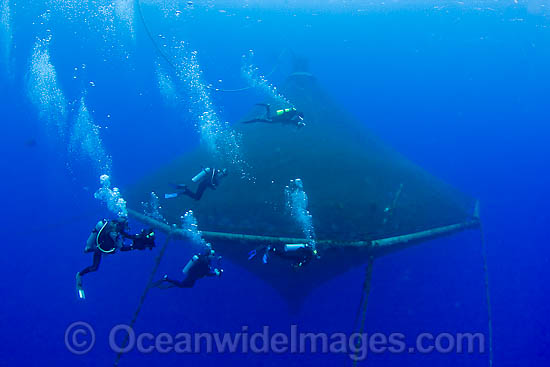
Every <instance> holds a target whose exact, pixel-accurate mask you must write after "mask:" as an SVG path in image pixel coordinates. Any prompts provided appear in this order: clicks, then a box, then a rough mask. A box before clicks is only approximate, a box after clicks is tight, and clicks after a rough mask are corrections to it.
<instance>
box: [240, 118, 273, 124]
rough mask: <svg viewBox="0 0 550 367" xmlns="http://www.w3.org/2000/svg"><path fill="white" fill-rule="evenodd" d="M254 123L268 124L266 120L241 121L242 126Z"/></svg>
mask: <svg viewBox="0 0 550 367" xmlns="http://www.w3.org/2000/svg"><path fill="white" fill-rule="evenodd" d="M254 122H268V121H267V120H266V119H252V120H248V121H243V124H252V123H254Z"/></svg>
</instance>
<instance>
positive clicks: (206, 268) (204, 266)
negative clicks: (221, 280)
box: [151, 246, 223, 289]
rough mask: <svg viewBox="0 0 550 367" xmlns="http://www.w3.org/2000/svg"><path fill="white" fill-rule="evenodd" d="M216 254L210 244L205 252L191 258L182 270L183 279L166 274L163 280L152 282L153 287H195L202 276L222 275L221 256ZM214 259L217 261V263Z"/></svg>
mask: <svg viewBox="0 0 550 367" xmlns="http://www.w3.org/2000/svg"><path fill="white" fill-rule="evenodd" d="M214 255H215V252H214V250H212V249H211V248H210V246H208V247H207V249H206V250H205V251H204V252H203V253H199V254H196V255H193V257H192V258H191V260H189V262H188V263H187V265H185V267H184V268H183V270H182V272H183V274H184V278H183V280H181V281H180V280H175V279H170V278H168V275H165V276H164V277H163V278H162V279H161V280H158V281H156V282H154V283H153V284H151V287H158V288H161V289H168V288H173V287H178V288H193V286H194V285H195V282H196V281H197V280H199V279H201V278H204V277H219V276H221V275H222V273H223V269H222V268H221V266H220V261H221V256H214ZM214 261H215V262H216V264H215V265H214Z"/></svg>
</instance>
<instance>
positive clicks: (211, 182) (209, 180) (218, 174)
mask: <svg viewBox="0 0 550 367" xmlns="http://www.w3.org/2000/svg"><path fill="white" fill-rule="evenodd" d="M211 170H213V173H207V174H206V175H204V177H203V178H202V179H201V180H200V181H199V186H198V187H197V191H195V192H193V191H191V190H190V189H189V188H188V187H187V186H183V185H182V186H183V191H182V192H181V193H182V194H183V195H187V196H189V197H190V198H192V199H194V200H197V201H198V200H200V199H201V198H202V195H203V194H204V191H206V189H208V188H210V189H212V190H216V187H217V186H218V185H219V184H220V180H221V178H222V177H224V176H225V173H224V171H222V170H219V169H215V168H211Z"/></svg>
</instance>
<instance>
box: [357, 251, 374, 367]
mask: <svg viewBox="0 0 550 367" xmlns="http://www.w3.org/2000/svg"><path fill="white" fill-rule="evenodd" d="M373 265H374V256H369V261H368V263H367V269H366V271H365V282H364V283H363V293H362V297H361V302H360V303H359V307H360V308H361V306H362V308H363V310H362V314H361V325H360V326H359V335H362V334H363V332H364V331H365V321H366V320H367V306H368V304H369V295H370V290H371V283H372V268H373ZM360 308H359V309H360ZM359 309H358V311H359ZM355 320H356V321H357V316H356V318H355ZM360 342H361V341H359V343H360ZM353 366H354V367H355V366H357V358H354V360H353Z"/></svg>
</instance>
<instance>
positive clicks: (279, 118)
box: [243, 103, 306, 128]
mask: <svg viewBox="0 0 550 367" xmlns="http://www.w3.org/2000/svg"><path fill="white" fill-rule="evenodd" d="M256 105H257V106H263V107H265V110H266V113H265V117H264V118H255V119H252V120H248V121H243V124H250V123H253V122H267V123H281V124H290V125H296V126H297V127H299V128H300V127H303V126H305V125H306V124H305V123H304V114H303V113H302V112H298V110H296V108H294V107H291V108H285V109H281V110H277V111H275V114H274V115H271V105H269V104H265V103H256Z"/></svg>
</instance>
